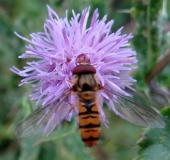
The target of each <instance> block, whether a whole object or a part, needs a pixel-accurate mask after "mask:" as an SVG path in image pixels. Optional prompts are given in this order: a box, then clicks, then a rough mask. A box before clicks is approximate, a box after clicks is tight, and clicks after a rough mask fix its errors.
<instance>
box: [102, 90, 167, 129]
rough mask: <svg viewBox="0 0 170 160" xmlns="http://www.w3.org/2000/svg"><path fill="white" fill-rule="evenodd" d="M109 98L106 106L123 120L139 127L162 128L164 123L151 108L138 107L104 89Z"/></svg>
mask: <svg viewBox="0 0 170 160" xmlns="http://www.w3.org/2000/svg"><path fill="white" fill-rule="evenodd" d="M104 91H105V92H106V93H107V95H108V96H109V98H110V101H106V104H107V105H109V106H111V108H112V109H113V110H114V112H115V113H116V114H117V115H119V116H120V117H122V118H123V119H125V120H127V121H129V122H132V123H135V124H137V125H141V126H149V127H156V128H164V127H165V123H164V121H163V120H162V118H161V117H160V115H159V114H158V113H157V112H156V111H155V110H153V109H152V108H148V107H145V106H143V105H140V104H138V103H136V102H134V101H132V100H130V99H128V98H126V97H125V96H123V95H122V94H120V93H117V92H114V91H110V90H108V89H106V88H105V89H104Z"/></svg>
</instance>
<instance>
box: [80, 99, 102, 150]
mask: <svg viewBox="0 0 170 160" xmlns="http://www.w3.org/2000/svg"><path fill="white" fill-rule="evenodd" d="M79 130H80V134H81V137H82V140H83V142H84V143H85V145H86V146H88V147H92V146H94V145H95V144H96V143H97V141H98V139H99V136H100V116H99V112H98V108H97V105H96V102H95V101H86V100H81V101H79Z"/></svg>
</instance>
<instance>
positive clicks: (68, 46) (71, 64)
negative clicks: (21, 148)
mask: <svg viewBox="0 0 170 160" xmlns="http://www.w3.org/2000/svg"><path fill="white" fill-rule="evenodd" d="M89 12H90V7H89V8H86V9H85V10H84V11H83V12H82V14H76V13H75V12H74V11H73V18H71V20H70V21H69V20H68V18H67V16H66V17H65V18H64V19H61V18H59V17H58V15H57V14H56V13H55V12H54V11H53V10H52V9H51V8H50V7H48V13H49V19H47V20H46V23H45V25H44V32H38V33H36V34H31V37H32V40H28V39H26V38H24V37H21V36H20V35H18V34H17V33H16V34H17V35H18V36H19V37H20V38H22V39H24V40H26V41H28V42H29V43H30V45H28V46H27V47H26V48H27V51H26V52H25V53H24V54H23V55H21V56H20V58H37V61H32V62H27V66H26V67H24V70H19V69H17V68H16V67H13V68H12V69H11V70H12V71H13V72H15V73H16V74H18V75H20V76H22V77H25V78H24V79H23V80H22V83H21V85H22V84H26V83H33V85H32V87H33V94H32V95H30V96H31V99H32V100H36V101H37V104H42V107H41V108H39V109H37V110H36V111H34V112H33V113H32V114H31V115H29V116H28V117H27V118H26V119H25V120H24V121H23V122H21V124H20V125H19V126H18V128H17V129H16V137H18V138H23V137H28V136H32V135H35V134H40V133H45V134H46V135H47V136H48V135H50V134H51V132H52V131H53V130H54V129H55V128H56V127H57V125H58V124H60V123H61V122H62V121H63V120H71V117H72V115H73V113H76V114H77V116H78V124H79V131H80V134H81V137H82V140H83V142H84V143H85V145H86V146H89V147H92V146H94V145H95V144H96V143H97V141H98V139H99V135H100V123H101V122H103V123H104V124H105V125H106V126H107V123H108V121H107V119H106V117H105V114H104V112H103V109H102V107H103V104H104V103H105V104H106V105H107V106H108V108H109V109H110V110H113V111H114V112H115V113H116V115H119V116H120V117H122V118H123V119H125V120H127V121H130V122H132V123H135V124H138V125H141V126H149V127H157V128H163V127H164V126H165V124H164V122H163V120H162V119H161V117H160V116H159V114H158V113H157V112H156V111H154V110H153V109H151V108H148V107H145V106H142V105H140V104H137V103H136V102H133V101H132V100H130V99H128V98H127V97H128V96H130V95H129V94H128V93H127V92H126V91H125V90H124V89H125V88H130V89H133V88H132V87H131V85H132V83H133V82H135V80H134V79H133V78H131V77H130V76H129V75H128V72H129V71H130V70H133V69H134V68H135V67H134V64H135V63H136V61H137V60H136V58H135V54H136V53H135V52H134V51H133V50H132V49H131V48H129V47H128V46H129V43H128V40H130V39H131V38H132V36H131V35H120V33H121V29H119V30H118V31H117V32H115V33H110V30H111V26H112V24H113V21H109V22H106V19H107V16H104V17H103V19H101V20H98V15H99V14H98V10H97V9H96V10H95V11H94V13H93V16H92V19H91V21H90V26H89V27H87V22H88V16H89ZM66 13H67V12H66Z"/></svg>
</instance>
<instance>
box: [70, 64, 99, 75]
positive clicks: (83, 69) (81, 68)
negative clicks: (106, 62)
mask: <svg viewBox="0 0 170 160" xmlns="http://www.w3.org/2000/svg"><path fill="white" fill-rule="evenodd" d="M80 73H93V74H95V73H96V69H95V68H94V67H93V66H92V65H90V64H80V65H78V66H76V67H75V68H74V69H73V74H80Z"/></svg>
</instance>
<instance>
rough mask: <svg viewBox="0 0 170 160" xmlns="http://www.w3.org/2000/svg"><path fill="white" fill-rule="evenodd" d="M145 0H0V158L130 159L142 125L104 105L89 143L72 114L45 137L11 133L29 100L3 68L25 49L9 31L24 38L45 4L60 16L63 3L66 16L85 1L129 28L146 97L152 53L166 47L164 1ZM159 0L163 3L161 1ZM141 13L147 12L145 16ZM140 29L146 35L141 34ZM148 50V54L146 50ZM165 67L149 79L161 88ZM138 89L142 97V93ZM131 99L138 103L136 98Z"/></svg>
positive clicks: (168, 81) (169, 83) (39, 23)
mask: <svg viewBox="0 0 170 160" xmlns="http://www.w3.org/2000/svg"><path fill="white" fill-rule="evenodd" d="M148 1H149V0H148ZM148 1H147V0H143V1H140V0H139V1H131V0H119V1H116V0H107V1H104V0H69V1H67V0H41V1H40V0H15V1H13V0H0V160H57V159H58V160H103V159H104V160H131V159H133V158H134V157H136V155H137V151H138V149H139V147H138V146H137V144H136V141H137V140H138V138H139V137H140V134H141V132H143V128H142V127H139V126H136V125H133V124H130V123H128V122H126V121H124V120H122V119H121V118H119V117H117V116H116V115H115V114H114V113H113V112H110V111H109V110H108V109H107V108H106V107H105V108H104V110H105V113H106V116H107V118H108V120H109V122H110V124H109V128H106V127H105V126H102V133H101V139H100V141H99V143H98V145H97V146H95V147H93V148H87V147H85V146H84V144H83V143H82V141H81V138H80V135H79V132H78V126H77V122H76V118H73V120H72V122H64V123H63V124H62V126H59V127H58V128H57V129H56V131H55V132H54V133H53V134H52V135H51V136H50V137H48V138H45V139H44V138H42V137H40V136H37V137H32V138H28V139H23V140H17V139H15V136H14V132H15V128H16V126H17V124H18V123H19V122H20V121H21V120H22V119H24V118H25V117H26V116H27V115H28V114H30V113H31V109H32V108H33V107H32V106H34V105H35V103H34V102H31V101H30V100H29V97H28V94H27V93H28V91H29V89H30V86H29V85H25V86H22V87H18V84H19V83H20V81H21V77H19V76H17V75H15V74H14V73H12V72H11V71H10V70H9V68H11V67H12V66H13V65H14V66H17V67H18V68H20V69H22V67H23V66H24V64H25V62H26V60H21V59H18V56H19V55H21V54H22V53H23V52H24V51H25V45H26V42H24V41H23V40H21V39H19V38H18V37H17V36H16V35H15V34H14V31H16V32H18V33H19V34H20V35H22V36H24V37H27V38H30V37H29V34H30V33H33V32H38V31H43V24H44V22H45V19H47V17H48V13H47V7H46V5H47V4H48V5H50V6H51V7H52V8H53V9H54V10H55V11H56V12H57V13H58V15H59V16H60V17H64V16H65V10H66V9H67V10H68V12H69V16H71V10H72V9H74V10H75V11H76V12H77V13H78V12H81V11H82V10H83V9H84V8H85V7H88V6H91V12H93V10H94V9H95V8H98V9H99V13H100V18H101V17H103V15H105V14H108V20H111V19H114V21H115V22H114V25H113V28H112V30H113V32H114V31H116V30H117V29H119V28H120V27H122V26H124V29H123V33H131V32H133V33H134V40H132V46H133V47H134V48H135V50H136V51H137V53H138V60H139V68H138V69H137V70H136V72H135V73H134V76H135V78H136V79H138V84H136V86H137V88H139V89H140V90H142V91H144V92H145V91H146V92H145V93H147V97H148V94H150V93H149V92H148V91H149V89H148V86H147V84H146V79H147V76H148V75H149V74H150V73H151V72H152V69H153V68H154V66H155V64H156V62H157V60H158V58H159V57H160V56H161V55H164V54H165V52H166V51H167V50H168V49H169V41H168V40H169V34H167V33H169V30H170V27H169V26H168V24H169V12H170V11H169V10H168V8H170V7H168V6H170V5H169V4H168V2H167V1H164V0H163V1H160V0H158V1H157V2H155V3H154V1H153V0H152V1H151V2H152V3H150V6H149V7H150V9H148ZM165 2H166V6H163V3H165ZM154 5H156V6H154ZM163 9H164V10H163ZM145 10H146V11H145ZM163 11H165V12H163ZM146 14H150V17H149V18H148V17H147V16H146ZM135 24H136V25H135ZM165 26H166V28H165ZM148 27H149V30H148ZM168 27H169V28H168ZM145 31H147V35H150V36H146V33H145ZM150 33H151V34H150ZM148 37H149V38H150V39H151V41H150V40H149V38H148ZM146 42H147V43H146ZM152 42H154V43H152ZM148 53H149V55H150V56H147V55H146V54H148ZM146 57H148V58H146ZM145 68H147V69H146V70H145ZM169 73H170V68H169V67H166V68H165V69H164V70H163V72H161V74H159V76H157V77H156V78H155V79H154V80H155V81H156V82H159V84H161V87H163V88H164V89H166V90H168V88H170V76H169ZM140 95H141V94H140ZM140 95H137V96H138V97H139V96H140ZM143 95H144V98H145V96H146V95H145V94H142V96H143ZM149 97H150V96H149ZM136 99H137V100H138V101H140V102H141V103H143V102H142V101H143V100H141V99H140V98H136ZM147 102H148V101H147ZM147 102H146V100H145V101H144V103H147ZM148 104H149V105H150V102H148Z"/></svg>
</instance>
